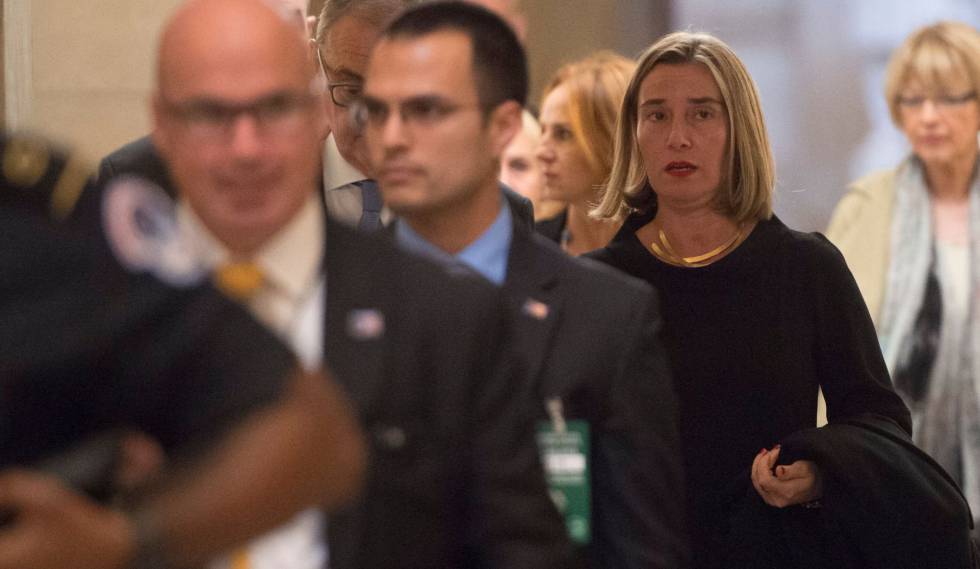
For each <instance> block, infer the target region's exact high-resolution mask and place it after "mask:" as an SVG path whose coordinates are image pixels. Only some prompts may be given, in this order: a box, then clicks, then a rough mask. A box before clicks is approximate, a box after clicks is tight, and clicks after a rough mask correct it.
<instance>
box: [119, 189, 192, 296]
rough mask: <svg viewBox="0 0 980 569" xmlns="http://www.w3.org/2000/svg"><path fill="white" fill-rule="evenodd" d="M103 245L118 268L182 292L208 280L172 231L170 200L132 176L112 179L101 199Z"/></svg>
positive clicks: (173, 216)
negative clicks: (104, 240) (152, 277)
mask: <svg viewBox="0 0 980 569" xmlns="http://www.w3.org/2000/svg"><path fill="white" fill-rule="evenodd" d="M102 222H103V226H104V228H105V235H106V240H107V241H108V242H109V245H110V246H111V247H112V250H113V252H114V253H115V255H116V257H117V258H118V259H119V262H120V263H122V265H123V266H125V267H126V268H128V269H129V270H131V271H134V272H147V273H150V274H153V275H154V276H156V277H157V278H158V279H160V280H162V281H164V282H166V283H168V284H170V285H171V286H177V287H186V286H191V285H194V284H196V283H198V282H200V281H201V280H202V279H203V278H204V277H205V276H206V274H207V271H206V269H205V268H204V266H203V265H202V264H201V263H199V262H198V261H197V259H196V258H195V256H194V254H193V252H192V249H191V248H190V247H189V246H188V245H187V243H185V242H184V240H183V239H181V237H180V233H179V231H178V230H177V220H176V208H175V206H174V202H173V200H171V199H170V197H169V196H168V195H167V194H166V193H165V192H164V191H163V190H162V189H160V188H159V187H157V186H156V185H154V184H152V183H150V182H148V181H147V180H144V179H143V178H138V177H135V176H122V177H119V178H116V179H114V180H113V181H112V182H110V184H109V186H108V187H106V189H105V191H104V192H103V196H102Z"/></svg>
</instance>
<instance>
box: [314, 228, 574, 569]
mask: <svg viewBox="0 0 980 569" xmlns="http://www.w3.org/2000/svg"><path fill="white" fill-rule="evenodd" d="M324 265H325V270H326V317H325V327H326V328H325V351H324V357H325V361H326V362H327V365H328V367H329V368H330V369H332V370H333V371H334V372H335V375H336V377H337V378H338V380H339V381H340V382H341V383H342V384H343V385H344V386H345V387H346V388H347V390H348V392H349V394H350V396H351V398H352V399H353V401H354V403H355V405H356V407H357V408H358V410H359V412H360V415H361V419H362V424H363V426H364V429H365V432H366V433H367V434H368V437H369V444H370V448H371V453H370V456H371V459H370V463H369V473H368V478H367V483H366V488H365V492H364V495H363V497H362V498H361V499H360V500H359V501H358V502H357V504H356V505H355V506H354V507H353V508H351V509H350V510H348V511H345V512H341V513H337V514H331V515H330V516H329V519H328V533H329V546H330V558H331V567H332V568H333V569H361V568H363V569H384V568H389V567H390V568H392V569H395V568H398V569H411V568H420V569H421V568H423V567H424V568H426V569H430V568H435V567H439V568H470V567H472V568H484V567H513V568H525V567H535V568H540V567H545V568H549V567H555V568H557V567H566V566H568V564H569V562H570V561H569V560H570V557H571V547H570V545H569V544H568V542H567V538H566V537H565V532H564V527H563V525H562V523H561V520H560V519H559V517H558V514H557V512H556V511H555V509H554V507H553V505H552V503H551V501H550V498H549V497H548V495H547V493H546V490H545V487H544V479H543V476H542V473H541V468H540V463H539V462H538V458H537V448H536V446H535V442H534V439H533V431H532V425H531V423H532V420H533V418H532V416H531V410H530V409H529V405H528V404H529V401H530V398H529V397H528V396H526V395H524V394H522V393H521V389H524V387H522V386H523V382H521V381H520V379H519V378H518V377H517V376H516V375H515V374H514V373H513V369H512V368H511V366H510V362H511V358H508V357H506V356H505V355H504V353H505V347H504V342H505V334H506V332H507V331H506V329H505V324H506V311H505V310H503V309H502V303H503V300H502V298H501V297H500V293H499V291H498V290H496V289H495V288H494V287H492V286H490V285H489V284H488V283H485V282H482V281H478V279H476V278H472V279H469V278H466V279H453V278H450V277H448V276H447V275H446V274H445V273H444V272H442V270H441V269H439V268H436V267H435V266H434V265H430V264H429V263H428V262H426V261H422V260H420V259H415V258H414V257H411V256H409V255H407V254H405V253H402V252H399V251H397V250H395V248H394V247H393V245H391V244H390V242H389V240H388V239H387V238H386V235H369V236H365V235H355V233H354V230H352V229H349V228H346V227H344V226H343V225H342V224H340V223H337V222H328V225H327V243H326V253H325V262H324ZM379 324H380V325H379Z"/></svg>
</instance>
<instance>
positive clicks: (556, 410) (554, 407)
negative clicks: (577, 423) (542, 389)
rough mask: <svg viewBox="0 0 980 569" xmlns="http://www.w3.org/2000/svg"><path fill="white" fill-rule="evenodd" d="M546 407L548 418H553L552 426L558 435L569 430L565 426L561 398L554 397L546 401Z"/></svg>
mask: <svg viewBox="0 0 980 569" xmlns="http://www.w3.org/2000/svg"><path fill="white" fill-rule="evenodd" d="M544 407H545V409H546V410H547V411H548V416H549V417H551V426H552V427H553V428H554V429H555V432H556V433H564V432H565V431H566V430H568V427H567V426H566V425H565V414H564V410H563V409H562V404H561V398H559V397H552V398H550V399H546V400H545V402H544Z"/></svg>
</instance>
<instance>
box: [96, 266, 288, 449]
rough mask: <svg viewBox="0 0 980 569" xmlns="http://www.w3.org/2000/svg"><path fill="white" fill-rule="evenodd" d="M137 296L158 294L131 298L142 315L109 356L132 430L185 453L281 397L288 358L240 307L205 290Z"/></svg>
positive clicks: (214, 291)
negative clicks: (125, 400)
mask: <svg viewBox="0 0 980 569" xmlns="http://www.w3.org/2000/svg"><path fill="white" fill-rule="evenodd" d="M147 286H151V287H152V286H155V285H147ZM143 294H162V295H163V296H162V297H161V298H157V299H152V300H151V301H149V302H147V303H140V302H133V301H132V300H131V302H132V304H134V305H136V306H137V308H136V310H140V308H139V307H140V306H141V305H142V307H143V308H142V311H141V312H139V313H137V314H135V315H133V316H132V317H131V318H132V322H131V323H128V324H127V326H126V327H127V328H128V330H127V332H126V338H125V340H124V341H123V342H122V343H120V344H119V345H118V346H117V349H116V350H114V353H113V360H114V361H113V365H114V366H117V367H118V370H119V374H118V375H119V379H118V381H119V383H120V385H121V386H122V393H126V394H127V396H128V404H127V405H126V408H130V409H133V410H136V411H138V413H132V414H130V416H129V417H128V419H129V420H130V421H131V422H132V423H133V424H134V426H136V427H138V428H140V429H142V430H145V431H147V432H148V433H149V434H151V435H153V436H155V437H156V438H158V439H159V440H160V441H161V442H162V443H163V445H164V447H165V448H178V447H180V448H184V447H186V448H192V447H188V446H187V445H188V444H189V443H192V444H193V447H196V446H197V445H199V444H202V443H206V442H207V441H208V440H210V439H211V438H212V437H215V436H217V435H219V434H220V433H221V432H222V431H224V430H225V429H226V428H227V427H229V426H230V425H232V424H234V423H235V422H236V421H238V420H239V419H241V418H242V417H243V416H245V415H247V414H248V413H250V412H252V411H254V410H255V409H257V408H259V407H261V406H263V405H268V404H270V403H272V402H274V401H276V400H277V399H278V398H279V397H280V395H281V393H282V392H283V390H284V386H285V383H286V379H287V378H288V377H289V376H290V373H291V372H292V371H293V370H294V369H295V367H296V363H295V360H294V358H293V355H292V353H291V352H290V351H289V349H288V348H287V347H286V346H284V345H283V344H282V343H281V342H280V341H279V340H278V339H277V338H275V337H274V336H273V335H272V334H271V333H270V332H269V331H267V330H266V328H265V327H264V326H262V325H261V324H259V323H258V322H256V321H255V320H254V319H252V317H251V316H250V315H249V314H248V313H247V312H246V311H245V309H244V308H243V307H241V306H239V305H238V304H237V303H235V302H233V301H231V300H229V299H227V298H225V297H224V296H223V295H221V294H220V293H219V292H217V291H216V290H214V289H213V288H212V287H210V286H209V285H202V286H199V287H196V288H194V289H191V290H186V291H180V292H177V293H173V292H164V293H159V292H156V293H154V292H150V293H143Z"/></svg>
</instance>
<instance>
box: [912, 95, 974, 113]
mask: <svg viewBox="0 0 980 569" xmlns="http://www.w3.org/2000/svg"><path fill="white" fill-rule="evenodd" d="M976 98H977V92H976V91H969V92H966V93H962V94H959V95H945V94H943V95H932V96H928V97H927V96H924V95H899V97H898V105H899V106H900V107H902V108H903V109H906V110H910V111H919V110H921V109H922V108H923V106H925V103H926V101H930V102H931V103H932V104H933V106H934V107H935V108H936V109H940V110H952V109H955V108H957V107H961V106H963V105H965V104H966V103H968V102H970V101H973V100H975V99H976Z"/></svg>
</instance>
